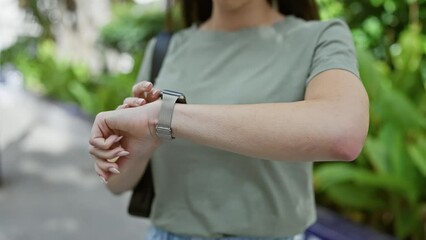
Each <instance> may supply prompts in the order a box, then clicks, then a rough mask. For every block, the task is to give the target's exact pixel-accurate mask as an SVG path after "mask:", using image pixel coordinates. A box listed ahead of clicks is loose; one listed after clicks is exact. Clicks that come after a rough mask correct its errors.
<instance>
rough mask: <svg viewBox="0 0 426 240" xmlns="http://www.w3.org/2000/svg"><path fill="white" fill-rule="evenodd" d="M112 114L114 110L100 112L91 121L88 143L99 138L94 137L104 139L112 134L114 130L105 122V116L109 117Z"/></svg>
mask: <svg viewBox="0 0 426 240" xmlns="http://www.w3.org/2000/svg"><path fill="white" fill-rule="evenodd" d="M113 114H114V111H110V112H100V113H98V114H97V115H96V118H95V121H94V122H93V126H92V130H91V132H90V140H89V143H92V142H93V143H94V142H96V141H99V140H95V139H98V138H100V139H105V138H108V137H109V136H111V135H114V132H113V131H114V130H113V129H111V128H110V126H109V125H108V124H106V123H107V118H110V117H111V116H112V115H113Z"/></svg>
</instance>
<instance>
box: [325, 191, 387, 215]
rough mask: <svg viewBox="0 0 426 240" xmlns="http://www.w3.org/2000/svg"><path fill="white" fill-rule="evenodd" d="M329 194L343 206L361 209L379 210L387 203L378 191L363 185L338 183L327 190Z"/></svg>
mask: <svg viewBox="0 0 426 240" xmlns="http://www.w3.org/2000/svg"><path fill="white" fill-rule="evenodd" d="M327 195H328V196H329V197H330V199H332V200H333V201H334V202H336V203H338V204H340V205H341V206H343V207H349V208H354V209H359V210H370V211H371V210H375V211H377V210H379V209H384V208H385V207H386V205H387V203H386V200H385V199H384V198H383V195H382V196H381V194H379V193H378V191H375V190H374V189H368V188H367V189H366V188H365V187H363V186H357V185H348V184H337V185H336V186H333V187H332V188H330V189H329V190H328V191H327Z"/></svg>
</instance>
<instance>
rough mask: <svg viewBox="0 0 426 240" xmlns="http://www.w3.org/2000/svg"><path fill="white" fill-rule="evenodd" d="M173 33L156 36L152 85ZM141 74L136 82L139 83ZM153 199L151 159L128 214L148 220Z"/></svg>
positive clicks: (132, 198)
mask: <svg viewBox="0 0 426 240" xmlns="http://www.w3.org/2000/svg"><path fill="white" fill-rule="evenodd" d="M172 35H173V33H170V32H161V33H159V34H158V35H157V36H156V43H155V47H154V53H153V56H152V59H151V61H152V64H151V73H150V79H149V81H150V82H152V83H153V84H154V83H155V79H156V78H157V76H158V73H159V72H160V69H161V65H162V64H163V60H164V57H165V56H166V53H167V49H168V47H169V43H170V39H171V38H172ZM140 78H141V72H140V70H139V75H138V79H137V81H138V82H140V81H141V80H142V79H140ZM154 197H155V190H154V181H153V178H152V169H151V159H150V160H149V162H148V165H147V166H146V169H145V173H144V174H143V175H142V178H141V179H140V180H139V183H138V184H137V185H136V187H135V188H134V189H133V193H132V197H131V198H130V203H129V208H128V212H129V214H130V215H133V216H138V217H145V218H148V217H149V215H150V214H151V206H152V202H153V200H154Z"/></svg>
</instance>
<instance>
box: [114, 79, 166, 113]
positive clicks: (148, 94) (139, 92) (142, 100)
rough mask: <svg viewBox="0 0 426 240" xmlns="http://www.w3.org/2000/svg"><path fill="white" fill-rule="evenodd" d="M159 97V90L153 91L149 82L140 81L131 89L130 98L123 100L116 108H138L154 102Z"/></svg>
mask: <svg viewBox="0 0 426 240" xmlns="http://www.w3.org/2000/svg"><path fill="white" fill-rule="evenodd" d="M159 97H160V90H158V89H155V88H154V86H153V85H152V83H151V82H147V81H141V82H139V83H136V84H135V85H133V87H132V97H128V98H126V99H124V101H123V104H122V105H120V106H119V107H118V108H119V109H121V108H131V107H139V106H142V105H144V104H146V103H151V102H154V101H156V100H157V99H158V98H159Z"/></svg>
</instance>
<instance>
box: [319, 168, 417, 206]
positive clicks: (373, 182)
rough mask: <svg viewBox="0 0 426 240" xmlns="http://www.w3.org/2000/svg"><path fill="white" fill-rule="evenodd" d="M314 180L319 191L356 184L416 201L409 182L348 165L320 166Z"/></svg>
mask: <svg viewBox="0 0 426 240" xmlns="http://www.w3.org/2000/svg"><path fill="white" fill-rule="evenodd" d="M314 180H315V186H316V188H317V189H318V190H319V191H328V190H329V189H330V188H332V187H334V186H336V185H337V184H343V183H346V184H357V185H359V186H363V187H365V188H371V189H375V190H383V191H386V192H388V193H390V194H396V195H398V196H399V197H400V198H403V199H406V200H407V201H409V202H415V200H416V192H417V190H416V186H412V185H411V184H410V183H409V182H406V181H401V179H397V178H395V177H394V176H393V175H386V174H376V173H374V172H371V171H369V170H367V169H362V168H357V167H356V166H353V165H350V164H344V163H330V164H326V165H322V166H320V167H318V168H317V169H316V171H315V174H314Z"/></svg>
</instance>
